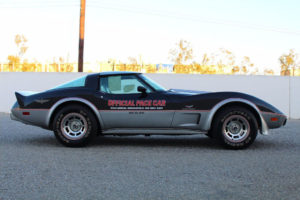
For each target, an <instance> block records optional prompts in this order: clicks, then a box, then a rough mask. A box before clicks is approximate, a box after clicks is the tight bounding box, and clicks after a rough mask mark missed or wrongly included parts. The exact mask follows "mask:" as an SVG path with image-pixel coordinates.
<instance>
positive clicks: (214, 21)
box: [87, 4, 300, 36]
mask: <svg viewBox="0 0 300 200" xmlns="http://www.w3.org/2000/svg"><path fill="white" fill-rule="evenodd" d="M87 7H89V8H101V9H108V10H116V11H121V12H128V13H135V14H143V15H152V16H159V17H167V18H172V19H178V20H185V21H195V22H201V23H209V24H217V25H228V26H232V27H238V28H248V29H254V30H261V31H269V32H277V33H284V34H290V35H297V36H300V31H294V30H288V29H285V28H281V27H280V28H279V27H271V26H265V25H258V24H248V23H244V22H236V21H225V20H219V19H209V18H199V17H196V16H191V15H182V14H181V15H180V16H179V15H178V14H172V13H167V12H164V13H161V12H158V11H153V10H152V11H150V10H141V9H139V10H134V9H130V8H120V7H110V6H99V5H96V4H92V5H91V4H87Z"/></svg>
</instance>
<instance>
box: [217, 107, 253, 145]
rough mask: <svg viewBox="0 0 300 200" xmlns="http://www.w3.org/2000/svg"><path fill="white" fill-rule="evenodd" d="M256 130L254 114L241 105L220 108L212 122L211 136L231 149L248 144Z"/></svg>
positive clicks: (251, 141)
mask: <svg viewBox="0 0 300 200" xmlns="http://www.w3.org/2000/svg"><path fill="white" fill-rule="evenodd" d="M257 131H258V125H257V121H256V118H255V116H254V115H253V114H252V112H250V111H249V110H248V109H245V108H243V107H228V108H225V109H223V110H221V111H220V112H219V113H218V114H217V116H216V118H215V119H214V122H213V137H214V138H216V139H217V140H218V141H219V142H220V143H221V144H223V145H224V146H225V147H227V148H231V149H243V148H247V147H248V146H250V145H251V144H252V143H253V142H254V140H255V138H256V136H257Z"/></svg>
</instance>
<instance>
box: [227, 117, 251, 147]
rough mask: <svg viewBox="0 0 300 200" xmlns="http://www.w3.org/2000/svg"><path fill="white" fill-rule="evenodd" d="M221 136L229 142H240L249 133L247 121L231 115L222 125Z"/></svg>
mask: <svg viewBox="0 0 300 200" xmlns="http://www.w3.org/2000/svg"><path fill="white" fill-rule="evenodd" d="M222 130H223V135H224V136H225V137H226V139H228V140H229V141H231V142H241V141H243V140H245V139H246V138H247V137H248V135H249V133H250V124H249V122H248V120H247V119H246V118H245V117H243V116H241V115H232V116H230V117H228V118H227V119H226V120H225V121H224V123H223V129H222Z"/></svg>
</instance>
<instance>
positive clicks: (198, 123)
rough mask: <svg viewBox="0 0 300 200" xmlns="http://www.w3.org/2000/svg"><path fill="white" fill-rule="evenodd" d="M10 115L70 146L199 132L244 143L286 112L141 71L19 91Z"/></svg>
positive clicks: (227, 144) (272, 125)
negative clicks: (162, 81)
mask: <svg viewBox="0 0 300 200" xmlns="http://www.w3.org/2000/svg"><path fill="white" fill-rule="evenodd" d="M15 94H16V98H17V102H16V103H15V104H14V106H13V107H12V109H11V118H12V119H14V120H18V121H21V122H23V123H25V124H31V125H35V126H40V127H42V128H45V129H49V130H53V131H54V134H55V136H56V138H57V139H58V140H59V141H60V142H61V143H62V144H64V145H66V146H83V145H86V144H87V143H88V142H89V141H90V140H91V139H92V138H93V136H95V135H136V134H143V135H149V134H170V135H172V134H173V135H184V134H201V133H204V134H206V135H207V136H209V137H211V138H215V139H216V140H217V141H219V142H220V143H221V144H223V145H224V146H225V147H229V148H232V149H241V148H245V147H248V146H249V145H250V144H252V143H253V141H254V140H255V138H256V136H257V132H258V131H260V132H261V133H262V134H268V130H269V129H273V128H279V127H281V126H283V125H285V123H286V120H287V118H286V116H285V115H284V114H283V113H282V112H280V111H279V110H278V109H276V108H275V107H273V106H272V105H270V104H268V103H266V102H265V101H263V100H260V99H258V98H256V97H254V96H251V95H248V94H243V93H238V92H199V91H190V90H176V89H170V90H166V89H164V88H163V87H161V86H160V85H158V84H157V83H155V82H154V81H152V80H151V79H149V78H147V77H146V76H145V75H143V74H141V73H135V72H103V73H97V74H90V75H86V76H84V77H81V78H79V79H76V80H74V81H71V82H68V83H66V84H63V85H60V86H58V87H56V88H53V89H50V90H47V91H45V92H41V93H34V92H16V93H15Z"/></svg>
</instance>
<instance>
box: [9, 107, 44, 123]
mask: <svg viewBox="0 0 300 200" xmlns="http://www.w3.org/2000/svg"><path fill="white" fill-rule="evenodd" d="M48 113H49V110H48V109H22V108H19V107H18V106H17V104H15V105H14V106H13V107H12V109H11V114H10V118H11V119H12V120H15V121H19V122H22V123H24V124H28V125H33V126H39V127H42V128H46V129H48V123H47V117H48Z"/></svg>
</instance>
